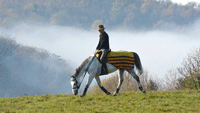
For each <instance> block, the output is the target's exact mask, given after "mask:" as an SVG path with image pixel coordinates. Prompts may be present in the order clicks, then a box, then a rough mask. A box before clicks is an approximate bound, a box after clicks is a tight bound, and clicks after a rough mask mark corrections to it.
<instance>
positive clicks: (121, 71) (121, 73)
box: [113, 69, 124, 96]
mask: <svg viewBox="0 0 200 113" xmlns="http://www.w3.org/2000/svg"><path fill="white" fill-rule="evenodd" d="M123 74H124V70H122V69H120V70H119V72H118V76H119V84H118V86H117V89H116V91H115V93H114V94H113V96H117V93H118V92H119V90H120V87H121V85H122V83H123V81H124V78H123Z"/></svg>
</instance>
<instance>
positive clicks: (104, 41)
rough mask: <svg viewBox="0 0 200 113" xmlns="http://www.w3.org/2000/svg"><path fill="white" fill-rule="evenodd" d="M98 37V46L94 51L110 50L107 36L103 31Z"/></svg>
mask: <svg viewBox="0 0 200 113" xmlns="http://www.w3.org/2000/svg"><path fill="white" fill-rule="evenodd" d="M99 37H100V39H99V44H98V45H97V47H96V49H97V50H100V49H110V46H109V37H108V34H107V33H106V32H105V31H104V33H103V34H100V35H99Z"/></svg>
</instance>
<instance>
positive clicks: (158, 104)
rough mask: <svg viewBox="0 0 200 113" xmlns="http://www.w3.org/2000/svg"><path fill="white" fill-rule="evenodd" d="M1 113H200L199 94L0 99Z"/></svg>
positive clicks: (198, 92)
mask: <svg viewBox="0 0 200 113" xmlns="http://www.w3.org/2000/svg"><path fill="white" fill-rule="evenodd" d="M0 112H7V113H9V112H20V113H22V112H26V113H28V112H41V113H43V112H69V113H70V112H71V113H72V112H73V113H75V112H92V113H95V112H108V113H111V112H112V113H113V112H115V113H116V112H140V113H142V112H185V113H187V112H196V113H197V112H200V90H184V91H183V90H182V91H156V92H147V93H146V94H143V93H141V92H120V93H119V94H118V96H115V97H113V96H112V95H105V94H103V93H102V94H88V95H86V96H85V97H84V98H81V97H80V96H79V95H78V96H74V95H66V94H62V95H42V96H25V97H16V98H0Z"/></svg>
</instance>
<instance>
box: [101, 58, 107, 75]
mask: <svg viewBox="0 0 200 113" xmlns="http://www.w3.org/2000/svg"><path fill="white" fill-rule="evenodd" d="M104 59H105V58H103V60H102V66H101V73H102V74H108V69H107V66H106V62H105V60H104Z"/></svg>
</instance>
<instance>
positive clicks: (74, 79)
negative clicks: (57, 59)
mask: <svg viewBox="0 0 200 113" xmlns="http://www.w3.org/2000/svg"><path fill="white" fill-rule="evenodd" d="M71 77H72V78H73V81H76V83H75V85H76V87H73V88H72V89H79V87H80V84H79V83H78V81H77V80H76V78H75V77H74V76H71Z"/></svg>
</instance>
